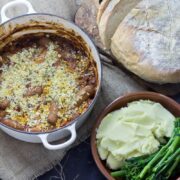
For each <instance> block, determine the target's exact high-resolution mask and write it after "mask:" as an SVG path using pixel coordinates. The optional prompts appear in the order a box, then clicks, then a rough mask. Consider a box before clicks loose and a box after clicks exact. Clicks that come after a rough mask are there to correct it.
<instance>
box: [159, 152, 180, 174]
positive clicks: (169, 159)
mask: <svg viewBox="0 0 180 180" xmlns="http://www.w3.org/2000/svg"><path fill="white" fill-rule="evenodd" d="M179 156H180V149H177V150H176V152H175V153H174V154H173V155H172V156H170V157H169V158H168V159H167V160H166V161H165V162H164V163H163V164H162V166H161V167H160V169H159V172H158V174H157V176H158V175H159V174H163V172H164V171H165V170H166V169H167V168H168V167H169V165H170V164H171V163H172V162H173V161H175V159H176V158H177V157H179Z"/></svg>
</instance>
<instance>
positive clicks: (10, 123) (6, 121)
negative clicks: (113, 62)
mask: <svg viewBox="0 0 180 180" xmlns="http://www.w3.org/2000/svg"><path fill="white" fill-rule="evenodd" d="M1 122H2V123H3V124H5V125H7V126H9V127H12V128H14V129H18V130H24V126H22V125H21V124H19V123H18V122H17V121H13V120H11V119H1Z"/></svg>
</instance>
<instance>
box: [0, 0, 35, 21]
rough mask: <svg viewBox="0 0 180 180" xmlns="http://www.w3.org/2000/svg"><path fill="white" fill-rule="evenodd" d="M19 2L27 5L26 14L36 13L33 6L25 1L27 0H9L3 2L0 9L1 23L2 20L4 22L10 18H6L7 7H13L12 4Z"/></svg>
mask: <svg viewBox="0 0 180 180" xmlns="http://www.w3.org/2000/svg"><path fill="white" fill-rule="evenodd" d="M19 4H22V5H24V6H26V7H27V13H26V14H32V13H36V11H35V10H34V8H33V6H32V5H31V3H30V2H29V1H27V0H15V1H11V2H9V3H7V4H5V5H4V6H3V7H2V9H1V23H4V22H6V21H8V20H9V19H10V18H8V17H7V16H6V11H7V9H8V8H10V7H13V6H17V5H19Z"/></svg>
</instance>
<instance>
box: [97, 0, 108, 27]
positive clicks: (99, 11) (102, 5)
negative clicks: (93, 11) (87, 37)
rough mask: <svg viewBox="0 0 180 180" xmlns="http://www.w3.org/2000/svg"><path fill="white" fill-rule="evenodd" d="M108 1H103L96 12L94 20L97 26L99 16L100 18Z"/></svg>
mask: <svg viewBox="0 0 180 180" xmlns="http://www.w3.org/2000/svg"><path fill="white" fill-rule="evenodd" d="M110 1H111V0H103V1H102V2H101V4H100V5H99V8H98V11H97V18H96V22H97V24H99V22H100V19H101V16H102V14H103V12H104V10H105V9H106V7H107V6H108V4H109V2H110Z"/></svg>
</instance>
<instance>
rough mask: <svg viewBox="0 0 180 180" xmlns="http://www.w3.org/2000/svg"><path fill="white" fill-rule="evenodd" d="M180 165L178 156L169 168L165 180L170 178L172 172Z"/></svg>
mask: <svg viewBox="0 0 180 180" xmlns="http://www.w3.org/2000/svg"><path fill="white" fill-rule="evenodd" d="M178 164H180V156H177V157H176V159H175V161H174V163H173V164H172V166H171V167H170V169H169V170H168V171H167V173H166V178H167V179H169V178H170V176H171V175H172V173H173V171H174V170H175V169H176V167H177V166H178Z"/></svg>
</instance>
